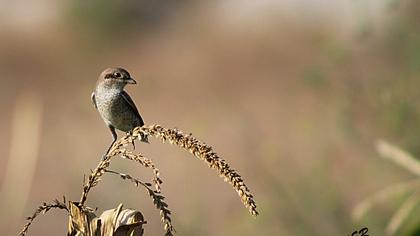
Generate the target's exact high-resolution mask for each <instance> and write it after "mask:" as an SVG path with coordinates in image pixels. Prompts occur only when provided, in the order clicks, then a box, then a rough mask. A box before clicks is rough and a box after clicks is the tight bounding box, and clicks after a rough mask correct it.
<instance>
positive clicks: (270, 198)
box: [0, 0, 420, 236]
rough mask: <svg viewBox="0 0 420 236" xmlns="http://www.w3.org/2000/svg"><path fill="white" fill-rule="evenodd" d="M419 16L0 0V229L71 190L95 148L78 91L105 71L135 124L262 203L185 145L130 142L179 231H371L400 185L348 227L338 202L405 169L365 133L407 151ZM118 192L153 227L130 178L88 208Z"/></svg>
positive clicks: (404, 9) (356, 0) (352, 201)
mask: <svg viewBox="0 0 420 236" xmlns="http://www.w3.org/2000/svg"><path fill="white" fill-rule="evenodd" d="M419 11H420V2H419V1H415V0H387V1H384V0H371V1H362V0H341V1H326V0H299V1H293V0H284V1H276V0H259V1H234V0H231V1H163V0H155V1H138V0H137V1H134V0H126V1H119V0H115V1H113V0H105V1H104V0H101V1H100V0H90V1H84V0H83V1H82V0H76V1H53V0H37V1H34V0H33V1H22V0H19V1H9V0H0V108H1V109H0V112H1V113H0V114H1V116H0V130H1V135H0V156H1V158H0V209H1V211H0V219H1V220H0V231H1V232H2V233H1V234H2V235H16V234H17V232H19V231H20V229H21V227H22V225H23V224H24V223H25V220H24V217H25V216H28V215H30V214H31V213H32V211H33V209H34V208H35V207H37V206H38V205H39V204H40V203H41V202H43V201H50V200H52V199H55V198H61V196H62V195H65V196H66V197H67V198H68V199H69V200H76V201H77V200H78V199H79V197H80V193H81V190H82V188H81V187H82V180H83V175H84V174H87V173H89V171H90V170H91V169H93V168H94V167H95V166H96V164H97V162H98V160H99V158H100V156H101V154H102V153H103V152H104V150H106V148H107V147H108V145H109V143H110V141H111V136H110V133H109V131H108V129H107V128H106V127H105V125H104V123H103V122H102V120H101V119H100V117H99V115H98V113H97V112H96V111H95V109H94V108H93V106H92V104H91V101H90V93H91V91H92V89H93V88H94V86H95V81H96V78H97V76H98V75H99V73H100V72H101V71H102V70H103V69H104V68H106V67H109V66H122V67H125V68H127V69H128V70H129V71H130V72H131V74H132V75H133V77H134V78H136V79H137V81H138V85H137V86H130V87H128V88H127V90H128V92H129V93H130V94H131V96H132V98H133V100H134V101H135V102H136V104H137V106H138V107H139V110H140V112H141V114H142V115H143V117H144V119H145V121H146V123H147V124H153V123H158V124H161V125H163V126H165V127H177V128H179V129H181V130H185V131H186V132H192V133H193V134H194V135H195V136H197V137H199V138H200V139H202V140H204V141H205V142H207V143H208V144H211V145H212V146H213V147H214V148H215V150H216V152H218V153H219V154H221V155H222V156H223V157H224V158H225V159H226V160H227V161H228V162H229V163H230V164H231V165H232V166H233V167H234V168H235V169H237V170H238V171H239V173H241V175H242V176H243V177H244V179H245V182H246V183H247V184H248V185H249V187H250V188H251V190H252V192H253V193H254V195H255V199H256V201H257V204H258V207H259V211H260V213H261V215H260V216H259V217H258V218H256V219H254V218H252V217H251V216H250V215H249V214H248V212H247V211H246V209H245V208H244V207H243V206H242V204H241V202H240V201H239V199H238V197H237V195H236V193H235V192H234V191H233V190H232V189H231V187H230V186H229V185H228V184H226V183H224V182H223V181H222V180H221V179H220V178H219V177H218V176H217V175H216V173H215V171H214V170H210V169H208V168H207V166H206V165H205V164H204V163H202V162H201V161H199V160H197V159H195V158H194V157H192V156H191V155H190V154H188V153H186V152H184V151H182V150H180V149H178V148H177V147H173V146H169V145H166V144H161V143H159V142H158V141H157V140H151V145H143V144H138V145H137V147H138V149H139V150H141V152H142V153H143V154H145V155H146V156H148V157H150V158H152V159H153V160H154V162H155V163H156V164H157V166H158V168H159V169H160V171H161V173H162V178H163V180H164V185H163V189H162V190H163V194H164V195H165V196H166V197H167V203H168V204H169V207H170V209H171V210H172V211H173V216H172V217H173V223H174V226H175V228H176V229H177V232H178V235H184V236H187V235H347V234H351V233H352V232H353V231H354V230H358V229H360V228H362V227H368V228H369V233H370V234H371V235H384V233H385V229H386V227H387V224H389V221H390V219H391V218H392V217H393V215H394V214H395V212H396V211H397V210H398V208H399V207H400V205H401V203H402V202H404V200H405V197H406V195H407V194H402V195H399V196H396V197H392V198H391V199H389V200H387V201H384V202H383V203H380V204H378V205H376V206H375V207H374V208H373V209H372V210H371V211H369V212H368V213H367V214H366V215H365V216H363V217H362V218H361V219H358V220H355V219H354V217H353V210H354V208H355V206H357V204H358V203H360V202H361V201H362V200H364V199H365V198H367V197H369V196H371V195H372V194H375V193H376V192H378V191H380V190H381V189H384V188H387V187H389V186H392V185H394V184H398V183H401V182H405V181H410V180H412V179H415V178H416V176H414V175H412V174H410V173H409V172H407V171H406V170H405V169H403V168H400V167H398V166H396V165H394V164H392V163H390V162H388V161H386V160H384V159H383V158H381V157H380V156H379V155H378V153H377V152H376V150H375V143H376V142H377V140H378V139H385V140H387V141H389V142H391V143H394V144H396V145H398V146H399V147H401V148H403V149H404V150H406V151H408V152H410V153H411V154H413V155H414V156H417V157H420V113H419V112H420V109H419V108H420V107H419V106H420V102H419V99H420V92H419V85H420V80H419V78H420V15H419V14H418V12H419ZM113 165H114V168H113V169H116V170H120V171H123V172H127V173H130V174H132V175H133V176H137V177H139V178H141V179H144V180H149V179H150V176H151V173H150V170H147V169H144V168H142V167H139V166H137V165H134V164H133V163H131V162H128V161H124V160H118V161H115V162H114V163H113ZM414 190H415V189H413V191H414ZM413 194H416V192H414V193H413ZM120 202H123V203H124V204H125V206H126V207H130V208H135V209H140V210H141V211H142V212H143V214H144V215H145V217H146V220H147V221H148V223H147V225H146V228H145V229H146V235H162V234H163V230H162V226H161V224H160V221H159V219H160V217H159V213H158V212H157V211H156V210H155V208H154V206H153V205H152V204H151V201H150V199H149V198H148V196H147V195H146V194H145V192H144V191H143V190H142V189H140V188H139V189H136V188H135V187H134V186H132V185H131V184H130V183H126V182H123V181H121V180H120V179H118V178H116V177H113V176H109V177H105V178H104V181H103V182H101V183H100V184H99V186H98V187H96V188H94V189H93V192H92V193H91V195H90V196H89V199H88V204H89V205H90V206H91V207H98V212H101V211H102V210H105V209H109V208H114V207H116V206H117V204H118V203H120ZM419 216H420V208H418V206H416V205H415V206H414V207H413V209H412V211H411V213H410V214H409V216H408V217H407V218H406V220H404V221H403V222H401V226H400V227H399V228H398V231H397V232H396V235H418V234H417V233H416V230H418V229H417V228H418V225H419V224H420V221H419V220H418V219H419ZM66 222H67V218H66V214H65V213H64V212H53V213H51V214H48V215H47V216H45V217H42V216H41V217H40V218H39V219H37V220H36V222H35V223H34V224H33V226H32V227H31V228H30V231H29V235H63V234H65V233H66Z"/></svg>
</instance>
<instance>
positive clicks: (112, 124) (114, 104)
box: [91, 68, 148, 155]
mask: <svg viewBox="0 0 420 236" xmlns="http://www.w3.org/2000/svg"><path fill="white" fill-rule="evenodd" d="M127 84H136V81H135V80H134V79H133V78H131V76H130V74H129V73H128V71H127V70H125V69H123V68H108V69H106V70H104V71H103V72H102V73H101V74H100V75H99V78H98V81H97V83H96V88H95V90H94V91H93V92H92V95H91V99H92V102H93V105H94V106H95V108H96V109H97V110H98V111H99V114H100V115H101V117H102V119H103V120H104V121H105V124H106V125H107V126H108V127H109V129H110V130H111V133H112V138H113V141H112V143H111V145H110V146H109V148H108V150H107V152H106V154H108V152H109V150H110V149H111V147H112V145H113V144H114V143H115V141H117V133H116V132H115V129H118V130H121V131H124V132H130V131H131V130H132V129H133V128H135V127H137V126H143V125H144V122H143V119H142V117H141V116H140V113H139V111H138V110H137V108H136V105H135V104H134V102H133V100H132V99H131V98H130V96H129V95H128V93H127V92H125V91H124V87H125V86H126V85H127ZM142 141H143V142H146V143H148V140H147V137H146V136H142ZM106 154H105V155H106Z"/></svg>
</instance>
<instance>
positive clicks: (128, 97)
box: [121, 91, 144, 126]
mask: <svg viewBox="0 0 420 236" xmlns="http://www.w3.org/2000/svg"><path fill="white" fill-rule="evenodd" d="M121 96H122V97H123V98H124V100H125V101H126V102H127V104H128V105H129V107H130V109H131V110H132V111H133V112H134V114H136V115H137V117H138V118H139V119H140V123H141V124H140V126H143V125H144V122H143V118H142V117H141V116H140V113H139V111H138V110H137V107H136V105H135V104H134V102H133V100H132V99H131V97H130V95H128V93H127V92H126V91H122V92H121Z"/></svg>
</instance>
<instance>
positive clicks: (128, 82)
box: [127, 78, 137, 84]
mask: <svg viewBox="0 0 420 236" xmlns="http://www.w3.org/2000/svg"><path fill="white" fill-rule="evenodd" d="M127 84H137V82H136V81H135V80H134V79H133V78H129V79H128V80H127Z"/></svg>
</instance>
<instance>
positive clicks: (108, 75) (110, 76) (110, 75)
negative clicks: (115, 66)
mask: <svg viewBox="0 0 420 236" xmlns="http://www.w3.org/2000/svg"><path fill="white" fill-rule="evenodd" d="M112 77H113V76H112V74H107V75H105V79H110V78H112Z"/></svg>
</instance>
